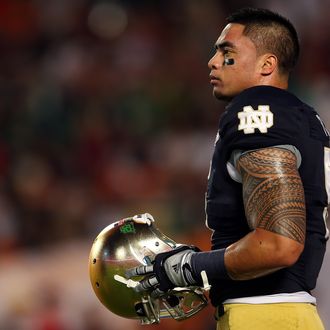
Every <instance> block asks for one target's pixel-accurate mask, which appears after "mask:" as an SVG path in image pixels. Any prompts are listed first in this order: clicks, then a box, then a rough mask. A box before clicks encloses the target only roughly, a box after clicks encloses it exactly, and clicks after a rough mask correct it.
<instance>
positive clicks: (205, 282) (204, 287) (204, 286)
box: [201, 270, 211, 291]
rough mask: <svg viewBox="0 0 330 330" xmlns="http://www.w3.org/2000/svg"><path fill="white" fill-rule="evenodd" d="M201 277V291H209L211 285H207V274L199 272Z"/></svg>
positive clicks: (203, 271)
mask: <svg viewBox="0 0 330 330" xmlns="http://www.w3.org/2000/svg"><path fill="white" fill-rule="evenodd" d="M201 277H202V280H203V290H204V291H209V290H210V289H211V285H210V283H209V279H208V278H207V274H206V271H205V270H202V271H201Z"/></svg>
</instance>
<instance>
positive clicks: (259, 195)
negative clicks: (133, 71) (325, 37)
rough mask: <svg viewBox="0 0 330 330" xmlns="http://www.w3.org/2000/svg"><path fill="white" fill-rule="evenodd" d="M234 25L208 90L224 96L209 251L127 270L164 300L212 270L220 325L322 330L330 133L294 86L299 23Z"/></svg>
mask: <svg viewBox="0 0 330 330" xmlns="http://www.w3.org/2000/svg"><path fill="white" fill-rule="evenodd" d="M227 23H228V24H227V25H226V26H225V28H224V29H223V31H222V32H221V34H220V36H219V38H218V40H217V41H216V43H215V54H214V56H213V57H212V58H211V59H210V61H209V64H208V66H209V69H210V79H211V85H212V87H213V95H214V96H215V97H216V98H218V99H221V100H227V101H228V105H227V107H226V111H225V112H224V114H223V115H222V117H221V119H220V124H219V130H218V134H217V138H216V142H215V149H214V155H213V159H212V163H211V167H210V173H209V177H208V186H207V195H206V214H207V226H208V227H209V228H210V229H211V230H212V231H213V234H212V251H206V252H199V251H197V250H196V249H195V248H193V247H190V246H182V247H180V248H179V249H175V250H173V251H170V252H164V253H160V254H158V255H157V256H156V258H155V261H154V263H153V264H152V265H150V266H148V267H146V266H141V267H137V268H134V269H132V270H131V271H129V273H128V276H129V277H134V276H136V275H143V276H144V277H143V279H142V280H141V281H140V283H139V285H138V286H137V287H136V290H142V291H143V290H146V291H151V292H152V295H154V296H157V295H162V294H163V293H165V292H168V291H169V290H171V289H172V288H174V287H187V286H191V285H196V284H197V285H200V286H203V279H204V283H205V275H206V279H207V282H209V283H210V285H211V291H210V298H211V301H212V304H213V305H214V306H215V307H216V317H217V320H218V322H217V328H218V329H221V330H224V329H231V330H235V329H244V330H247V329H253V330H258V329H262V330H264V329H269V330H271V329H278V330H285V329H313V330H318V329H324V327H323V325H322V322H321V320H320V318H319V316H318V313H317V310H316V300H315V297H313V296H312V294H311V290H312V289H313V288H314V287H315V285H316V280H317V276H318V274H319V271H320V268H321V265H322V261H323V257H324V253H325V248H326V241H327V239H328V236H329V232H328V229H327V227H326V217H327V206H328V202H329V193H330V182H329V176H330V149H329V133H328V131H327V129H326V128H325V125H324V124H323V122H322V120H321V119H320V117H319V115H318V114H317V112H316V111H315V110H314V109H313V108H312V107H310V106H308V105H307V104H305V103H304V102H302V101H301V100H300V99H298V98H297V97H296V96H295V95H293V94H292V93H290V92H289V91H288V90H287V89H288V79H289V75H290V72H291V71H292V69H293V68H294V66H295V64H296V62H297V59H298V55H299V42H298V37H297V33H296V30H295V28H294V27H293V25H292V24H291V23H290V22H289V21H288V20H287V19H286V18H284V17H282V16H281V15H279V14H277V13H274V12H271V11H269V10H264V9H256V8H244V9H241V10H239V11H238V12H235V13H234V14H232V15H231V16H230V17H229V18H228V19H227ZM203 273H204V276H203V278H202V275H201V274H203Z"/></svg>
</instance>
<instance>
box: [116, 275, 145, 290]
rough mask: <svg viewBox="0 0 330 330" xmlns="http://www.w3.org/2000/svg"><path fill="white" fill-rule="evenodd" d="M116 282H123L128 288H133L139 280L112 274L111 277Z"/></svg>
mask: <svg viewBox="0 0 330 330" xmlns="http://www.w3.org/2000/svg"><path fill="white" fill-rule="evenodd" d="M113 278H114V279H115V280H116V281H117V282H120V283H123V284H125V285H126V286H127V287H128V288H133V289H134V288H135V287H136V286H137V285H138V284H139V282H138V281H133V280H128V279H126V278H125V277H123V276H120V275H118V274H116V275H114V277H113Z"/></svg>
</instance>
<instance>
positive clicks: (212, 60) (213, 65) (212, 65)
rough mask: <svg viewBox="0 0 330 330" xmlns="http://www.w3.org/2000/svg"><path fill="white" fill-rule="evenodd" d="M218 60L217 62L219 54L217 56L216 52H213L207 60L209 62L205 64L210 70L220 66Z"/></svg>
mask: <svg viewBox="0 0 330 330" xmlns="http://www.w3.org/2000/svg"><path fill="white" fill-rule="evenodd" d="M219 63H220V62H219V56H217V54H214V55H213V56H212V57H211V58H210V60H209V62H208V64H207V66H208V68H209V69H210V70H212V69H213V70H214V69H218V68H219V67H220V64H219Z"/></svg>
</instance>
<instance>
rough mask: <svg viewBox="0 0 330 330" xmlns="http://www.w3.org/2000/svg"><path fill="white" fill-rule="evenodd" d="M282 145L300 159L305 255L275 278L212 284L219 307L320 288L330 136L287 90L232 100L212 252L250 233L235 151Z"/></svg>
mask: <svg viewBox="0 0 330 330" xmlns="http://www.w3.org/2000/svg"><path fill="white" fill-rule="evenodd" d="M278 145H291V146H294V147H295V148H297V149H298V151H299V152H300V155H301V165H300V167H299V173H300V176H301V179H302V183H303V186H304V192H305V201H306V216H307V223H306V241H305V248H304V251H303V253H302V254H301V256H300V258H299V260H298V261H297V262H296V263H295V264H294V265H293V266H291V267H288V268H284V269H281V270H279V271H277V272H275V273H273V274H270V275H267V276H264V277H261V278H258V279H254V280H247V281H232V280H229V281H222V282H219V283H215V284H213V285H212V289H211V292H210V298H211V301H212V303H213V304H214V305H218V304H219V303H221V302H223V301H224V300H225V299H229V298H240V297H249V296H256V295H268V294H277V293H293V292H298V291H307V292H309V291H310V290H312V289H313V288H314V287H315V284H316V279H317V276H318V273H319V271H320V268H321V264H322V261H323V257H324V253H325V247H326V240H327V236H328V231H327V228H326V224H325V217H326V210H327V206H328V202H329V201H328V194H329V191H328V190H329V183H328V186H327V184H326V180H327V179H328V180H329V177H328V176H329V174H328V173H329V166H330V162H329V159H330V149H329V133H328V132H327V130H326V128H325V126H324V124H323V122H322V121H321V119H320V117H319V116H318V114H317V112H316V111H315V110H314V109H313V108H311V107H309V106H308V105H306V104H305V103H303V102H302V101H300V100H299V99H298V98H297V97H295V96H294V95H293V94H291V93H289V92H287V91H285V90H282V89H278V88H274V87H270V86H257V87H253V88H249V89H247V90H245V91H243V92H242V93H241V94H239V95H238V96H236V97H235V98H234V99H233V100H232V102H231V103H230V104H229V105H228V106H227V108H226V112H225V113H224V114H223V115H222V117H221V119H220V124H219V131H218V138H217V140H216V143H215V150H214V155H213V158H212V163H211V168H210V173H209V178H208V187H207V194H206V214H207V224H208V227H209V228H210V229H212V230H213V231H214V232H213V235H212V249H219V248H225V247H227V246H229V245H230V244H232V243H234V242H236V241H238V240H239V239H240V238H242V237H244V236H245V235H246V234H248V233H249V232H250V231H251V229H250V228H249V227H248V224H247V220H246V217H245V212H244V205H243V197H242V184H241V183H239V182H237V181H235V180H233V178H232V177H231V176H230V174H229V168H228V165H229V163H228V162H229V160H230V157H231V155H232V153H233V151H235V150H242V151H248V150H254V149H259V148H265V147H271V146H278ZM328 182H329V181H328Z"/></svg>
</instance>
